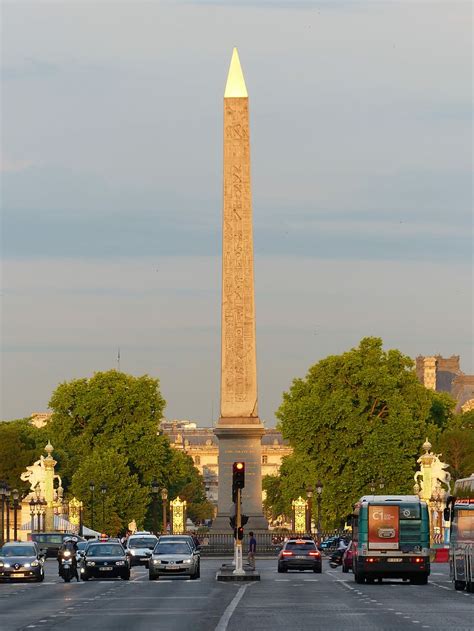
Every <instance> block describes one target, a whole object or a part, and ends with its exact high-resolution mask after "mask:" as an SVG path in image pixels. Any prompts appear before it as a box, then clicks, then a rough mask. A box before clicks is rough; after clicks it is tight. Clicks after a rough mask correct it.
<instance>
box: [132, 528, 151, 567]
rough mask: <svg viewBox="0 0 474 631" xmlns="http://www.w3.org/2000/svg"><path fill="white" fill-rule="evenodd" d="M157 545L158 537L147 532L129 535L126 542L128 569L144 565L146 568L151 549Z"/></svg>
mask: <svg viewBox="0 0 474 631" xmlns="http://www.w3.org/2000/svg"><path fill="white" fill-rule="evenodd" d="M157 543H158V537H156V536H155V535H152V534H151V533H149V532H144V533H135V534H134V535H130V537H129V538H128V541H127V548H126V552H127V556H128V559H129V561H130V567H133V566H134V565H144V566H145V567H148V562H149V560H150V557H151V553H152V551H153V548H154V547H155V546H156V544H157Z"/></svg>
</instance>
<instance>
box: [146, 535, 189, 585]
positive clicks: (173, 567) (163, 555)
mask: <svg viewBox="0 0 474 631" xmlns="http://www.w3.org/2000/svg"><path fill="white" fill-rule="evenodd" d="M160 576H189V577H190V578H191V579H192V580H194V579H196V578H199V576H200V563H199V554H198V552H197V551H196V550H193V549H192V548H191V546H190V545H189V543H188V542H187V541H184V540H181V541H177V540H175V541H169V540H168V541H161V542H158V543H157V544H156V546H155V548H154V550H153V554H152V556H151V559H150V565H149V568H148V578H149V579H150V581H153V580H156V579H158V578H160Z"/></svg>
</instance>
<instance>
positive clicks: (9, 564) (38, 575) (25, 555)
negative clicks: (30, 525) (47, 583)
mask: <svg viewBox="0 0 474 631" xmlns="http://www.w3.org/2000/svg"><path fill="white" fill-rule="evenodd" d="M12 579H13V580H19V579H27V580H33V581H37V582H38V583H39V582H41V581H43V580H44V554H43V553H42V552H40V549H39V548H38V546H37V545H36V543H33V542H32V541H9V542H8V543H4V544H3V546H2V547H1V548H0V581H2V580H12Z"/></svg>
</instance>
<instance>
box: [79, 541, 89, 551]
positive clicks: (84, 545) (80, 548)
mask: <svg viewBox="0 0 474 631" xmlns="http://www.w3.org/2000/svg"><path fill="white" fill-rule="evenodd" d="M86 545H87V541H79V543H77V549H78V550H84V548H85V547H86Z"/></svg>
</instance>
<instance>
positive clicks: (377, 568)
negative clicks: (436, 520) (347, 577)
mask: <svg viewBox="0 0 474 631" xmlns="http://www.w3.org/2000/svg"><path fill="white" fill-rule="evenodd" d="M350 522H351V524H352V548H353V556H352V571H353V573H354V580H355V582H356V583H364V582H366V581H367V583H373V582H374V581H375V580H378V581H379V582H382V579H384V578H402V579H403V580H405V581H408V580H409V581H410V582H411V583H414V584H415V585H426V583H427V582H428V576H429V574H430V524H429V513H428V507H427V505H426V502H423V501H421V500H420V498H419V497H418V496H417V495H364V496H363V497H361V499H360V500H359V501H358V502H357V504H355V506H354V511H353V514H352V515H351V516H350Z"/></svg>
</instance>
